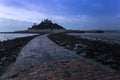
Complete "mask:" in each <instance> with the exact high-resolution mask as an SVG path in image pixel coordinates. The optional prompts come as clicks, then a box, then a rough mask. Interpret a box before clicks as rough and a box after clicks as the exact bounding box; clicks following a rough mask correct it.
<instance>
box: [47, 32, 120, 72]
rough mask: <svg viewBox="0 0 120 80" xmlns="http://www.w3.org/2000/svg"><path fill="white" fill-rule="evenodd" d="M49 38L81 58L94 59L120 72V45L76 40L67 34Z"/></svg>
mask: <svg viewBox="0 0 120 80" xmlns="http://www.w3.org/2000/svg"><path fill="white" fill-rule="evenodd" d="M48 37H49V38H50V39H51V40H53V41H54V42H55V43H56V44H58V45H60V46H64V47H65V48H67V49H69V50H72V51H75V52H76V54H78V55H80V56H83V57H86V58H90V59H93V60H95V61H97V62H99V63H102V64H104V65H106V66H108V67H111V68H112V69H115V70H117V71H120V53H119V52H120V44H109V43H107V42H102V41H96V40H89V39H83V38H76V37H74V36H72V35H66V33H57V34H51V35H49V36H48Z"/></svg>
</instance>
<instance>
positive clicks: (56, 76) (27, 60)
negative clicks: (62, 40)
mask: <svg viewBox="0 0 120 80" xmlns="http://www.w3.org/2000/svg"><path fill="white" fill-rule="evenodd" d="M9 76H10V78H9V80H120V75H119V74H118V73H117V72H116V71H114V70H112V69H109V68H107V67H105V66H103V65H100V64H98V63H95V62H92V61H90V60H87V59H85V58H82V57H80V56H78V55H76V54H75V53H74V52H71V51H69V50H66V49H64V48H63V47H60V46H58V45H57V44H55V43H54V42H52V41H51V40H50V39H48V37H47V35H42V36H39V37H37V38H35V39H33V40H32V41H30V42H29V43H28V44H27V45H26V46H25V47H24V48H23V49H22V50H21V53H20V55H19V57H18V59H17V61H16V62H15V64H14V65H13V67H12V69H11V72H10V74H9Z"/></svg>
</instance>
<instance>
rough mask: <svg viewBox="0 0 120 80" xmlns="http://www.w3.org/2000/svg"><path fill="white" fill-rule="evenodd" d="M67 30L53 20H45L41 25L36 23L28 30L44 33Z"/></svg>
mask: <svg viewBox="0 0 120 80" xmlns="http://www.w3.org/2000/svg"><path fill="white" fill-rule="evenodd" d="M61 30H65V28H63V27H62V26H60V25H58V24H57V23H53V22H52V21H51V20H48V19H45V20H43V21H42V22H41V23H40V24H36V23H34V25H33V26H32V27H31V28H28V31H29V32H41V31H42V32H44V31H61Z"/></svg>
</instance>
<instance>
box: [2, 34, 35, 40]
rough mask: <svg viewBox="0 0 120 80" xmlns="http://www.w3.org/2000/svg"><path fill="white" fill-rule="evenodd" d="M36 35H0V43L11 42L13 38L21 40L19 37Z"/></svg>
mask: <svg viewBox="0 0 120 80" xmlns="http://www.w3.org/2000/svg"><path fill="white" fill-rule="evenodd" d="M33 35H37V34H26V33H24V34H20V33H0V41H6V40H11V39H15V38H21V37H27V36H33Z"/></svg>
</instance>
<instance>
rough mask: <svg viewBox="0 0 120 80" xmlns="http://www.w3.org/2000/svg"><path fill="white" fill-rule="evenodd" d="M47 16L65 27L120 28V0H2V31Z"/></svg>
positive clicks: (0, 12) (0, 16) (23, 27)
mask: <svg viewBox="0 0 120 80" xmlns="http://www.w3.org/2000/svg"><path fill="white" fill-rule="evenodd" d="M44 19H50V20H52V21H53V22H54V23H58V24H60V25H62V26H63V27H65V28H66V29H79V30H86V29H104V30H120V0H0V32H1V31H16V30H17V31H18V30H25V29H27V28H28V27H31V26H32V25H33V23H40V22H41V21H42V20H44Z"/></svg>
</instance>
